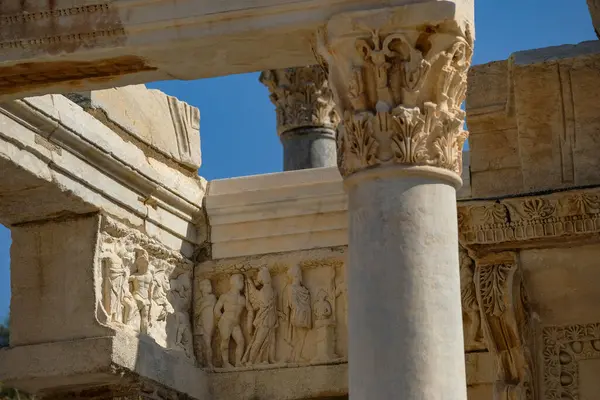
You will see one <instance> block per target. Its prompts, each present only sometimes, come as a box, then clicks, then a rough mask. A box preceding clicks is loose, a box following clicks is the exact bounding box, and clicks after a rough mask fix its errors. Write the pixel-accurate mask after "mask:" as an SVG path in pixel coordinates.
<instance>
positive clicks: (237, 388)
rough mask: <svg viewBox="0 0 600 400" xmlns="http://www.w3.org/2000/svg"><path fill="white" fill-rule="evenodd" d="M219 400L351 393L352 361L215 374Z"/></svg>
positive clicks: (288, 399)
mask: <svg viewBox="0 0 600 400" xmlns="http://www.w3.org/2000/svg"><path fill="white" fill-rule="evenodd" d="M211 389H212V392H213V393H214V399H215V400H229V399H236V400H254V399H261V400H303V399H310V398H319V399H321V398H322V397H324V396H335V397H336V398H337V396H343V395H347V394H348V365H347V364H337V365H323V366H311V367H298V368H282V369H269V370H262V371H261V370H256V371H246V372H228V373H219V374H215V375H213V376H212V377H211Z"/></svg>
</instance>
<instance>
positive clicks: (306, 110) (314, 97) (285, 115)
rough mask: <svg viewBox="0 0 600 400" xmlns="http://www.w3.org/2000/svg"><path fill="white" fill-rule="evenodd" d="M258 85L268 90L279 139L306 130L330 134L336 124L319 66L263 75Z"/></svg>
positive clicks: (331, 99)
mask: <svg viewBox="0 0 600 400" xmlns="http://www.w3.org/2000/svg"><path fill="white" fill-rule="evenodd" d="M260 81H261V82H262V83H263V84H264V85H265V86H266V87H267V88H269V92H270V93H271V95H270V98H271V101H272V102H273V104H274V105H275V107H276V113H277V133H278V134H279V135H281V134H282V133H284V132H288V131H290V130H293V129H296V128H306V127H321V128H329V129H332V130H333V129H336V127H337V126H338V124H339V123H340V118H339V116H338V114H337V112H336V111H335V104H334V102H333V94H332V93H331V90H330V89H329V84H328V82H327V72H326V70H324V69H323V68H322V67H321V66H319V65H313V66H310V67H297V68H285V69H279V70H269V71H264V72H263V73H262V74H261V76H260Z"/></svg>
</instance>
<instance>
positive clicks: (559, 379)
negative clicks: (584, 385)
mask: <svg viewBox="0 0 600 400" xmlns="http://www.w3.org/2000/svg"><path fill="white" fill-rule="evenodd" d="M542 333H543V338H544V351H543V357H544V399H545V400H564V399H569V400H579V398H580V397H579V366H578V363H579V361H581V360H588V359H592V358H600V323H592V324H577V325H566V326H551V327H546V328H544V329H543V331H542Z"/></svg>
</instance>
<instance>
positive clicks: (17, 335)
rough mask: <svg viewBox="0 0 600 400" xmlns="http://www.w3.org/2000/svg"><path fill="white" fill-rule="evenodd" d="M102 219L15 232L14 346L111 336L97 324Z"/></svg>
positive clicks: (94, 217)
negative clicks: (97, 282)
mask: <svg viewBox="0 0 600 400" xmlns="http://www.w3.org/2000/svg"><path fill="white" fill-rule="evenodd" d="M100 220H101V218H100V216H99V215H91V216H88V217H84V216H82V217H76V218H71V219H66V220H62V221H61V220H56V221H53V220H50V221H40V222H33V223H29V224H24V225H19V226H16V227H13V228H12V230H11V234H12V246H11V257H10V258H11V295H12V297H11V317H12V318H11V321H10V331H11V338H10V344H11V346H13V347H14V346H23V345H28V344H36V343H45V342H55V341H64V340H73V339H79V338H82V337H96V336H107V335H109V334H110V333H111V329H107V328H106V327H103V326H102V325H101V324H99V323H98V321H97V320H96V296H95V293H94V283H95V271H94V265H95V263H96V257H97V244H98V239H99V229H100ZM75 266H77V267H78V268H74V267H75Z"/></svg>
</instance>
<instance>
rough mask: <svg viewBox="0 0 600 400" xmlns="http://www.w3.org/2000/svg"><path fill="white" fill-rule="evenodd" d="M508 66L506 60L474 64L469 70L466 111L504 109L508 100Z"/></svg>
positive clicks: (471, 113) (478, 111)
mask: <svg viewBox="0 0 600 400" xmlns="http://www.w3.org/2000/svg"><path fill="white" fill-rule="evenodd" d="M509 73H510V72H509V66H508V64H507V63H506V61H495V62H491V63H488V64H483V65H476V66H474V67H472V68H471V69H470V70H469V85H468V87H467V113H468V114H469V116H470V115H477V116H479V115H481V114H486V113H489V112H490V111H497V110H506V105H507V104H508V102H509V87H510V84H511V82H510V79H509Z"/></svg>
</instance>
